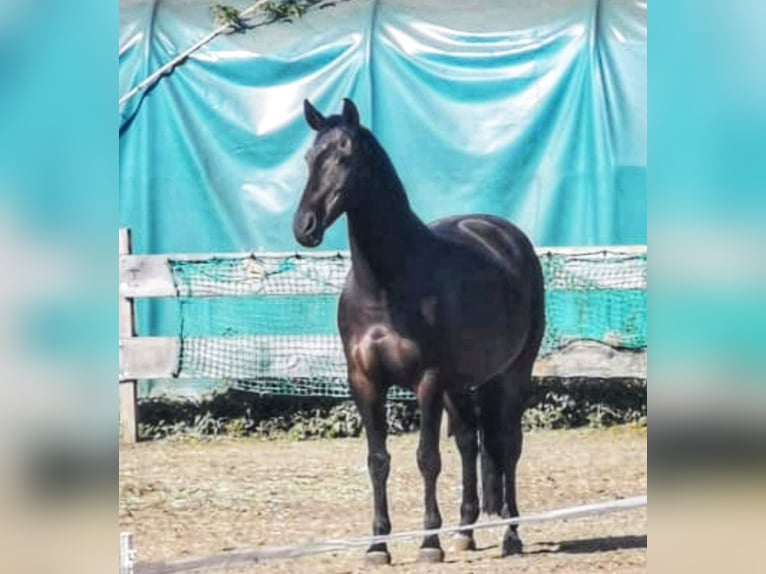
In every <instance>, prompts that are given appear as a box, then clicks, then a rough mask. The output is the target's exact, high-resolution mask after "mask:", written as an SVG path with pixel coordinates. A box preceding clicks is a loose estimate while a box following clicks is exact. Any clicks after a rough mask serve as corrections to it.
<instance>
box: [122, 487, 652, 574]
mask: <svg viewBox="0 0 766 574" xmlns="http://www.w3.org/2000/svg"><path fill="white" fill-rule="evenodd" d="M646 504H647V497H646V495H643V496H634V497H632V498H624V499H618V500H610V501H606V502H596V503H593V504H585V505H582V506H570V507H568V508H560V509H557V510H550V511H547V512H540V513H538V514H530V515H528V516H517V517H515V518H505V519H498V520H489V521H486V522H479V523H475V524H468V525H465V526H448V527H445V528H438V529H433V530H412V531H409V532H398V533H395V534H388V535H386V536H368V537H365V538H349V539H338V540H326V541H324V542H313V543H307V544H296V545H293V546H272V547H264V548H259V549H254V550H238V551H234V552H227V553H225V554H217V555H214V556H209V557H206V558H186V559H183V560H174V561H172V562H144V563H141V562H139V563H137V564H135V566H134V573H135V574H174V573H176V572H192V571H194V570H202V569H205V570H212V569H225V568H230V567H233V566H241V565H243V564H253V563H256V562H264V561H266V560H279V559H285V558H300V557H303V556H310V555H312V554H323V553H327V552H338V551H342V550H352V549H355V548H366V547H368V546H370V545H371V544H377V543H381V542H394V541H399V540H405V539H408V538H422V537H425V536H430V535H433V534H451V533H455V532H460V531H462V530H483V529H486V528H498V527H501V526H508V525H510V524H531V523H535V522H546V521H551V520H567V519H573V518H583V517H586V516H593V515H599V514H607V513H611V512H625V511H627V510H633V509H636V508H642V507H644V506H646Z"/></svg>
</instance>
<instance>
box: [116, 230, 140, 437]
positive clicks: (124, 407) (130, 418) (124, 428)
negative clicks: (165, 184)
mask: <svg viewBox="0 0 766 574" xmlns="http://www.w3.org/2000/svg"><path fill="white" fill-rule="evenodd" d="M130 250H131V248H130V229H127V228H124V227H123V228H121V229H120V257H121V258H122V257H124V256H126V255H129V254H130ZM135 335H136V330H135V316H134V314H133V299H129V298H127V297H123V296H122V294H120V353H122V352H123V350H122V342H123V340H124V339H129V338H132V337H135ZM136 383H137V381H136V380H134V379H129V380H124V381H123V380H121V381H120V384H119V387H120V435H121V436H122V440H124V441H125V442H128V443H134V442H136V441H137V440H138V425H137V421H136Z"/></svg>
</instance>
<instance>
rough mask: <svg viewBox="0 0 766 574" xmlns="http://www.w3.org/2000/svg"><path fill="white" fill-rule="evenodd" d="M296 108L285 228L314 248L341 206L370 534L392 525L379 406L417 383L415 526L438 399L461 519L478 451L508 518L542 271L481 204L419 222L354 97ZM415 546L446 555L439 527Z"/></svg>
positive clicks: (488, 489)
mask: <svg viewBox="0 0 766 574" xmlns="http://www.w3.org/2000/svg"><path fill="white" fill-rule="evenodd" d="M304 113H305V116H306V121H307V122H308V124H309V126H311V127H312V128H313V129H314V130H316V131H317V136H316V139H315V141H314V144H313V146H312V147H311V149H310V150H309V151H308V153H307V155H306V159H307V161H308V167H309V177H308V182H307V184H306V188H305V190H304V192H303V196H302V198H301V202H300V206H299V207H298V210H297V211H296V213H295V220H294V228H293V231H294V234H295V238H296V239H297V241H298V242H299V243H300V244H301V245H303V246H304V247H316V246H317V245H319V244H320V243H321V242H322V237H323V234H324V231H325V229H327V228H328V227H329V226H330V225H332V224H333V222H334V221H335V220H336V219H338V217H339V216H340V215H341V214H342V213H346V216H347V218H348V231H349V242H350V249H351V262H352V265H351V271H350V273H349V275H348V278H347V280H346V284H345V286H344V288H343V293H342V294H341V298H340V304H339V308H338V327H339V329H340V334H341V338H342V339H343V347H344V350H345V354H346V360H347V363H348V379H349V383H350V386H351V394H352V396H353V398H354V400H355V402H356V405H357V407H358V409H359V412H360V414H361V417H362V419H363V422H364V428H365V432H366V435H367V444H368V449H369V454H368V459H367V462H368V468H369V472H370V478H371V480H372V487H373V492H374V499H375V502H374V509H375V518H374V521H373V533H374V534H378V535H379V534H388V533H389V532H390V531H391V523H390V521H389V517H388V502H387V498H386V481H387V478H388V472H389V461H390V456H389V454H388V452H387V451H386V433H387V429H386V417H385V401H386V393H387V391H388V389H389V388H390V387H391V385H398V386H400V387H404V388H407V389H411V390H412V391H414V392H415V394H416V395H417V399H418V402H419V406H420V409H421V430H420V444H419V446H418V451H417V461H418V467H419V469H420V472H421V474H422V475H423V481H424V484H425V521H424V525H425V528H427V529H432V528H439V527H441V524H442V518H441V514H440V513H439V507H438V504H437V501H436V480H437V477H438V475H439V472H440V470H441V457H440V454H439V429H440V426H441V417H442V411H443V409H446V410H447V413H448V416H449V434H454V436H455V440H456V443H457V447H458V450H459V451H460V456H461V459H462V474H463V497H462V504H461V506H460V517H461V518H460V523H461V525H462V524H473V523H474V522H475V521H476V519H477V518H478V516H479V498H478V493H477V472H476V466H477V464H476V463H477V455H478V454H479V452H480V453H481V470H482V472H481V475H482V491H483V496H482V508H483V510H484V511H485V512H486V513H489V514H501V515H502V516H504V517H511V516H518V510H517V508H516V487H515V475H516V463H517V461H518V459H519V456H520V454H521V438H522V433H521V415H522V412H523V411H524V408H525V404H526V401H527V399H528V397H529V395H530V391H531V385H532V383H531V374H532V365H533V363H534V361H535V358H536V356H537V352H538V349H539V347H540V341H541V339H542V336H543V330H544V327H545V317H544V305H543V277H542V272H541V269H540V263H539V260H538V258H537V256H536V255H535V252H534V249H533V248H532V244H531V243H530V242H529V240H528V239H527V238H526V236H525V235H524V234H523V233H522V232H521V231H520V230H519V229H518V228H517V227H515V226H514V225H512V224H510V223H508V222H507V221H504V220H502V219H499V218H496V217H491V216H487V215H467V216H459V217H451V218H447V219H442V220H439V221H437V222H435V223H432V224H431V225H430V226H427V225H425V224H424V223H423V222H422V221H421V220H420V219H419V218H418V216H417V215H415V213H413V211H412V210H411V209H410V205H409V202H408V200H407V196H406V194H405V191H404V187H403V186H402V183H401V182H400V180H399V177H398V176H397V174H396V171H395V170H394V167H393V165H392V164H391V160H390V159H389V157H388V155H387V154H386V152H385V151H384V150H383V148H382V147H381V146H380V144H379V143H378V141H377V140H376V139H375V137H374V136H373V135H372V133H371V132H370V131H369V130H367V129H366V128H364V127H362V126H361V125H360V124H359V114H358V112H357V110H356V107H355V106H354V104H353V103H352V102H351V101H350V100H344V103H343V112H342V114H341V115H336V116H330V117H327V118H325V117H323V116H322V114H320V113H319V112H318V111H317V110H316V109H315V108H314V107H313V106H312V105H311V104H310V103H309V102H308V101H305V102H304ZM516 530H517V529H516V527H515V526H512V527H509V528H508V529H507V530H506V532H505V534H504V536H503V543H502V552H503V555H506V554H511V553H517V552H520V551H521V540H520V539H519V537H518V535H517V532H516ZM455 546H456V547H457V548H459V549H472V548H474V547H475V543H474V540H473V532H472V531H470V530H467V531H464V532H463V534H461V535H460V536H458V537H456V539H455ZM419 556H420V559H421V560H424V561H440V560H442V559H443V558H444V552H443V551H442V549H441V546H440V544H439V538H438V536H428V537H426V538H425V539H424V540H423V543H422V545H421V549H420V554H419ZM367 560H368V561H369V562H371V563H387V562H389V561H390V555H389V553H388V549H387V547H386V545H385V544H373V545H372V546H371V547H370V548H369V550H368V551H367Z"/></svg>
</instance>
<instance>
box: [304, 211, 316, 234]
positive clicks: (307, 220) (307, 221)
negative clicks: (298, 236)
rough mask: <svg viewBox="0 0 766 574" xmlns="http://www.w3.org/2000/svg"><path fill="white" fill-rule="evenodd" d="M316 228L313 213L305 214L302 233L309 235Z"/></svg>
mask: <svg viewBox="0 0 766 574" xmlns="http://www.w3.org/2000/svg"><path fill="white" fill-rule="evenodd" d="M316 227H317V218H316V216H315V215H314V214H313V213H307V214H306V215H305V216H304V217H303V233H304V234H305V235H310V234H311V233H313V232H314V230H315V229H316Z"/></svg>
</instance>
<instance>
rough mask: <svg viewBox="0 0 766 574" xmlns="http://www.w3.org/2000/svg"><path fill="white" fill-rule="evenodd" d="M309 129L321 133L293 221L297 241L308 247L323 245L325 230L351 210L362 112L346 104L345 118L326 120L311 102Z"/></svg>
mask: <svg viewBox="0 0 766 574" xmlns="http://www.w3.org/2000/svg"><path fill="white" fill-rule="evenodd" d="M303 111H304V115H305V116H306V122H307V123H308V125H309V126H310V127H311V128H312V129H313V130H314V131H316V132H317V136H316V138H315V139H314V144H313V145H312V146H311V149H309V151H308V152H307V153H306V161H307V163H308V167H309V176H308V181H307V182H306V187H305V189H304V190H303V195H302V196H301V201H300V204H299V205H298V209H297V211H296V212H295V218H294V219H293V233H294V235H295V239H296V240H297V241H298V243H300V244H301V245H303V246H304V247H316V246H317V245H319V244H320V243H322V237H323V236H324V232H325V230H326V229H327V228H328V227H330V226H331V225H332V224H333V223H334V222H335V220H336V219H338V217H340V216H341V214H343V213H344V212H345V211H346V210H347V209H348V208H349V204H350V202H351V201H353V198H351V197H350V195H351V193H350V191H351V190H352V189H353V187H354V180H355V178H356V176H357V173H358V168H357V166H358V164H359V153H358V151H359V150H358V149H357V148H358V147H359V146H358V140H357V138H356V136H357V135H358V133H359V130H360V127H359V112H357V110H356V106H354V104H353V102H352V101H351V100H349V99H344V100H343V112H342V113H341V115H336V116H330V117H328V118H325V117H324V116H322V114H320V113H319V112H318V111H317V110H316V108H314V106H312V105H311V103H310V102H309V101H308V100H304V102H303Z"/></svg>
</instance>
